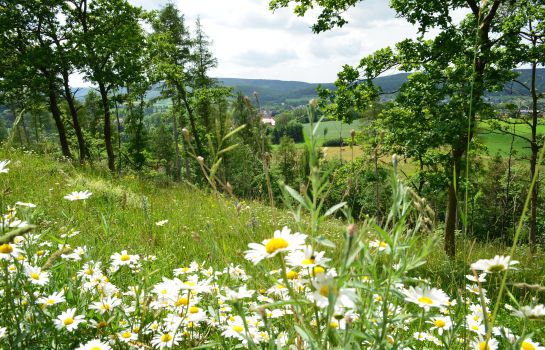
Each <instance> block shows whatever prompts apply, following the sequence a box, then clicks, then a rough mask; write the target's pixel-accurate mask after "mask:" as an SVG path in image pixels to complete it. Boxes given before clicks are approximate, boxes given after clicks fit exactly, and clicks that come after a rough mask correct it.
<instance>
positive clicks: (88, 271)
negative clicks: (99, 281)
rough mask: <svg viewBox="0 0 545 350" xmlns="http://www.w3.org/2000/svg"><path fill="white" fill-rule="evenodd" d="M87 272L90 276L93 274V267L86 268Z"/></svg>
mask: <svg viewBox="0 0 545 350" xmlns="http://www.w3.org/2000/svg"><path fill="white" fill-rule="evenodd" d="M85 274H86V275H88V276H91V275H92V274H93V269H87V270H85Z"/></svg>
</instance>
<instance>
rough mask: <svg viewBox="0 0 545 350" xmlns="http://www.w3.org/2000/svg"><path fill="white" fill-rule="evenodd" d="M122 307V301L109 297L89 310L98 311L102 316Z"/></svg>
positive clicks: (95, 303) (92, 305) (91, 306)
mask: <svg viewBox="0 0 545 350" xmlns="http://www.w3.org/2000/svg"><path fill="white" fill-rule="evenodd" d="M119 305H121V299H118V298H116V297H107V298H104V299H102V300H101V301H96V302H94V303H92V304H91V305H90V306H89V309H92V310H97V311H98V312H99V313H100V314H104V313H106V312H110V311H112V310H113V309H114V308H115V307H117V306H119Z"/></svg>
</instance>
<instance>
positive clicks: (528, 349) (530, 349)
mask: <svg viewBox="0 0 545 350" xmlns="http://www.w3.org/2000/svg"><path fill="white" fill-rule="evenodd" d="M520 348H521V350H545V346H541V345H540V344H539V343H538V342H534V341H532V339H529V338H528V339H524V340H523V341H522V342H521V343H520Z"/></svg>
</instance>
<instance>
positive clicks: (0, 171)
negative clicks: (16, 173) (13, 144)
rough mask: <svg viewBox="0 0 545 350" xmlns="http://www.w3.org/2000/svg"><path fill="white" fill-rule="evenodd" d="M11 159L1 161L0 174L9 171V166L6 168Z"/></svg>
mask: <svg viewBox="0 0 545 350" xmlns="http://www.w3.org/2000/svg"><path fill="white" fill-rule="evenodd" d="M10 162H11V161H10V160H7V159H6V160H3V161H1V162H0V174H5V173H7V172H8V171H9V169H8V168H6V166H7V165H8V164H9V163H10Z"/></svg>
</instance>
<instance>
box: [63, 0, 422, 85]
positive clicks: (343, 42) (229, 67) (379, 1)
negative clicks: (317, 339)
mask: <svg viewBox="0 0 545 350" xmlns="http://www.w3.org/2000/svg"><path fill="white" fill-rule="evenodd" d="M129 1H130V2H131V3H132V4H133V5H137V6H142V7H143V8H145V9H148V10H150V9H159V8H161V6H162V5H163V4H164V3H166V1H161V0H129ZM175 2H176V3H177V5H178V8H179V9H180V10H181V11H182V13H184V14H185V16H186V21H187V22H188V24H190V25H191V26H193V24H194V22H195V19H196V18H197V17H198V16H200V17H201V24H202V25H203V27H204V30H205V32H206V33H207V35H208V36H209V37H210V39H211V40H212V42H213V44H212V51H213V53H214V55H215V56H216V57H217V59H218V67H217V68H216V69H215V70H214V71H212V72H211V75H212V76H214V77H222V78H261V79H279V80H297V81H306V82H320V83H324V82H333V81H334V80H335V79H336V74H337V72H338V71H340V70H341V68H342V66H343V65H344V64H351V65H354V64H357V62H358V61H359V59H360V58H362V57H363V56H365V55H368V54H370V53H372V52H374V51H375V50H377V49H380V48H383V47H385V46H388V45H392V44H394V43H396V42H398V41H400V40H403V39H405V38H415V37H416V28H414V27H413V26H412V25H410V24H409V23H407V22H406V21H405V20H403V19H399V18H396V17H395V13H394V11H392V10H391V9H390V8H389V7H388V1H386V0H366V1H362V2H361V3H360V4H359V5H358V6H357V7H356V8H353V9H351V10H350V11H349V12H348V13H347V16H346V17H347V19H348V20H349V23H348V24H347V25H345V26H344V27H343V28H341V29H339V28H337V29H334V30H332V31H329V32H326V33H322V34H313V33H312V31H311V29H310V26H311V24H312V23H314V19H315V18H316V14H317V12H314V13H310V14H309V15H307V16H306V17H305V18H301V17H297V16H295V15H294V14H293V13H292V11H291V10H290V9H281V10H278V11H276V12H275V13H273V12H271V11H270V10H269V7H268V3H269V1H268V0H175ZM82 84H84V83H82V82H81V79H80V78H79V77H75V78H74V82H73V85H76V86H78V85H79V86H81V85H82ZM85 85H88V84H85Z"/></svg>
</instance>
